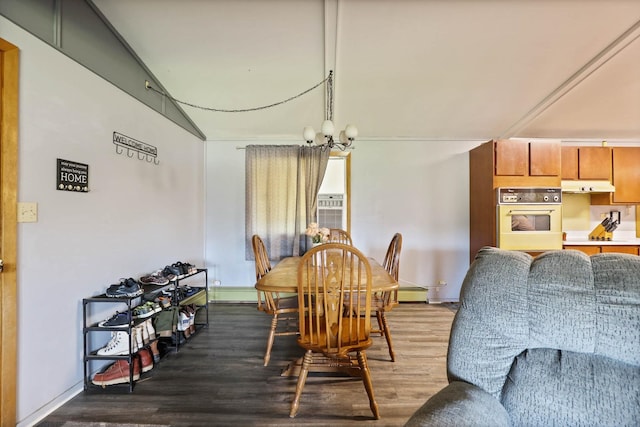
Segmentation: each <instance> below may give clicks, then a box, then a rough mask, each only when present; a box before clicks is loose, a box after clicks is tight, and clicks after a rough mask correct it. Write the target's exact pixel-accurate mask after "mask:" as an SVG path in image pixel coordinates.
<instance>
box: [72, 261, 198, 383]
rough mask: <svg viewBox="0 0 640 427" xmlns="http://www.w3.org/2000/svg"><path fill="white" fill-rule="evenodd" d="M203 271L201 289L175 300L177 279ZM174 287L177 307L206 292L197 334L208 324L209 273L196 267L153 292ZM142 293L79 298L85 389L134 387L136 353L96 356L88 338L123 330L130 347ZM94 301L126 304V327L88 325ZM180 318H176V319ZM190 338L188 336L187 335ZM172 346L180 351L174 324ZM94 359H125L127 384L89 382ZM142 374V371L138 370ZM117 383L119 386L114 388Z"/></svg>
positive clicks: (173, 299) (95, 351)
mask: <svg viewBox="0 0 640 427" xmlns="http://www.w3.org/2000/svg"><path fill="white" fill-rule="evenodd" d="M201 273H204V276H205V280H204V286H202V287H201V290H200V291H198V292H196V293H195V294H193V295H191V296H189V297H187V298H185V299H183V300H182V301H178V298H177V297H178V289H179V287H180V281H181V280H185V279H187V278H189V277H192V276H195V275H197V274H201ZM191 287H193V288H197V287H198V286H191ZM171 288H173V298H172V301H171V304H172V305H174V306H180V305H183V304H190V303H191V302H192V301H196V300H197V299H198V298H200V297H201V295H202V292H204V295H205V303H204V305H203V306H201V307H199V308H198V310H202V309H204V310H205V322H204V323H196V325H195V326H196V332H195V333H197V332H198V331H199V330H201V329H202V328H203V327H208V326H209V272H208V269H206V268H199V269H197V270H196V272H194V273H191V274H185V275H183V276H181V277H179V278H177V277H176V278H175V279H173V280H171V281H170V282H169V283H168V284H166V285H163V286H159V287H157V288H156V289H154V292H157V291H159V290H162V289H171ZM143 297H144V295H141V296H137V297H119V298H113V297H108V296H107V295H106V294H102V295H98V296H95V297H91V298H84V299H83V300H82V318H83V328H82V332H83V352H84V357H83V362H84V389H85V391H88V390H100V389H102V390H106V389H113V388H119V389H122V386H127V387H126V388H127V389H128V391H129V392H133V388H134V381H133V359H134V358H135V357H137V356H136V354H135V353H134V354H131V352H129V354H125V355H104V356H103V355H98V354H97V352H98V349H93V348H92V347H91V346H92V343H91V339H90V335H91V333H92V332H105V331H108V332H118V331H126V332H127V333H128V335H129V348H130V349H131V348H133V345H132V344H133V333H132V332H133V331H132V330H133V328H134V326H137V323H140V322H141V321H140V322H136V320H135V319H133V308H135V307H136V306H137V305H139V304H140V303H141V302H142V299H143ZM94 303H112V304H115V303H117V304H123V303H124V304H126V306H127V311H126V313H127V316H128V319H129V326H128V327H127V328H114V327H100V326H98V324H97V323H92V324H88V319H89V318H90V308H89V307H90V306H91V305H92V304H94ZM155 316H156V315H155V314H154V315H153V317H155ZM144 320H147V319H143V320H142V321H144ZM178 320H179V319H178ZM158 339H160V338H159V337H156V339H155V340H158ZM189 339H191V337H190V338H189ZM147 346H148V344H147V345H145V347H147ZM174 348H175V350H176V352H177V351H178V350H179V348H180V340H179V337H178V331H177V325H176V340H175V345H174ZM96 360H114V361H115V360H126V361H127V362H128V363H129V383H128V384H126V383H123V384H116V385H111V386H108V387H102V386H98V385H95V384H93V383H92V382H91V375H92V372H91V362H92V361H96ZM140 370H141V371H142V366H140ZM141 375H142V372H141ZM117 386H120V387H117Z"/></svg>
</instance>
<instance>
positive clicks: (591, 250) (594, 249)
mask: <svg viewBox="0 0 640 427" xmlns="http://www.w3.org/2000/svg"><path fill="white" fill-rule="evenodd" d="M564 248H565V249H575V250H577V251H582V252H584V253H585V254H587V255H595V254H599V253H600V246H596V245H564Z"/></svg>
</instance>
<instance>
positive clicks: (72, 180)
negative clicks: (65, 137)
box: [56, 159, 89, 193]
mask: <svg viewBox="0 0 640 427" xmlns="http://www.w3.org/2000/svg"><path fill="white" fill-rule="evenodd" d="M57 160H58V176H57V182H56V188H57V189H58V190H62V191H79V192H81V193H86V192H88V191H89V165H85V164H84V163H78V162H72V161H71V160H63V159H57Z"/></svg>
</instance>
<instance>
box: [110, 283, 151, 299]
mask: <svg viewBox="0 0 640 427" xmlns="http://www.w3.org/2000/svg"><path fill="white" fill-rule="evenodd" d="M143 293H144V291H143V290H142V288H141V287H140V284H139V283H138V282H136V281H135V280H133V279H132V278H128V279H121V281H120V283H118V284H115V285H111V286H109V288H108V289H107V292H106V295H107V296H108V297H111V298H123V297H129V298H133V297H137V296H140V295H142V294H143Z"/></svg>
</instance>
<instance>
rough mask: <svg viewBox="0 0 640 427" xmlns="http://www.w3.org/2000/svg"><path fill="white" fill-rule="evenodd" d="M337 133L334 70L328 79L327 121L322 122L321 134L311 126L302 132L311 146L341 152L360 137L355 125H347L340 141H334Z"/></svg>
mask: <svg viewBox="0 0 640 427" xmlns="http://www.w3.org/2000/svg"><path fill="white" fill-rule="evenodd" d="M334 133H335V126H334V124H333V70H331V71H329V77H327V106H326V109H325V120H324V122H322V127H321V129H320V132H318V133H316V131H315V130H313V128H312V127H311V126H306V127H305V128H304V129H303V131H302V137H303V138H304V140H305V141H306V142H307V144H309V145H311V144H313V143H314V142H315V143H316V144H317V145H320V146H323V147H328V148H329V149H333V148H334V147H336V148H339V149H340V150H343V151H344V150H346V149H347V148H348V147H350V146H351V144H353V141H354V140H355V139H356V137H357V136H358V128H356V127H355V126H354V125H347V126H346V127H345V128H344V130H343V131H341V132H340V134H339V136H338V141H336V140H334V139H333V135H334Z"/></svg>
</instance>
